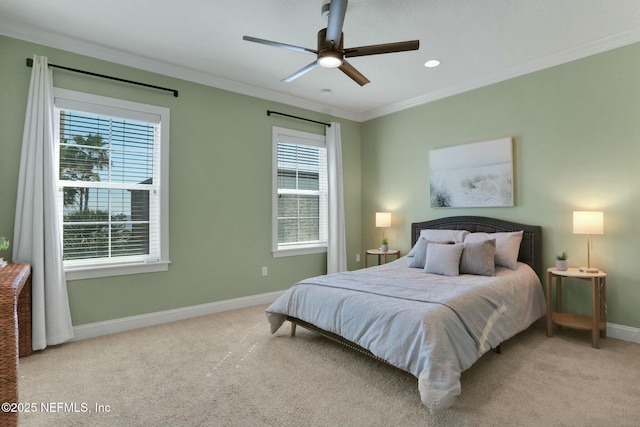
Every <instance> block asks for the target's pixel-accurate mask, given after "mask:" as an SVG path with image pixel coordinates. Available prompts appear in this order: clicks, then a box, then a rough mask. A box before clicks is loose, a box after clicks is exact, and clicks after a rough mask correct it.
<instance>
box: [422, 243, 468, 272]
mask: <svg viewBox="0 0 640 427" xmlns="http://www.w3.org/2000/svg"><path fill="white" fill-rule="evenodd" d="M427 246H428V248H427V259H426V261H425V264H424V272H425V273H433V274H443V275H445V276H458V275H459V274H460V256H461V255H462V249H463V248H464V245H462V244H454V245H444V244H441V243H429V244H428V245H427Z"/></svg>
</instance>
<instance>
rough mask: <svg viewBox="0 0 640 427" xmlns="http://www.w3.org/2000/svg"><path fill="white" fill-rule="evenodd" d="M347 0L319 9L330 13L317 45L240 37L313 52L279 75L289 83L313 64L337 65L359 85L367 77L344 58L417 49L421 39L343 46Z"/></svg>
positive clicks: (311, 68)
mask: <svg viewBox="0 0 640 427" xmlns="http://www.w3.org/2000/svg"><path fill="white" fill-rule="evenodd" d="M347 3H348V0H331V1H330V3H327V4H325V5H324V6H322V13H323V14H325V13H327V12H328V13H329V17H328V22H327V28H323V29H322V30H320V31H318V48H317V49H309V48H306V47H300V46H294V45H290V44H286V43H280V42H274V41H271V40H264V39H259V38H256V37H251V36H244V37H242V39H243V40H247V41H250V42H256V43H262V44H266V45H269V46H274V47H281V48H284V49H289V50H293V51H296V52H303V53H310V54H313V55H316V56H317V58H316V60H315V61H313V62H312V63H310V64H309V65H307V66H306V67H303V68H302V69H300V70H298V71H296V72H295V73H293V74H291V75H290V76H288V77H285V78H284V79H282V81H283V82H285V83H289V82H292V81H293V80H295V79H297V78H298V77H300V76H302V75H303V74H306V73H308V72H309V71H311V70H313V69H314V68H316V67H318V66H320V67H323V68H339V69H340V70H341V71H342V72H343V73H345V74H346V75H347V76H349V77H350V78H351V79H353V80H354V81H355V82H356V83H358V84H359V85H360V86H364V85H366V84H367V83H369V79H367V78H366V77H365V76H363V75H362V73H360V72H359V71H358V70H356V69H355V68H354V67H353V66H352V65H351V64H349V63H348V62H347V61H346V60H345V58H354V57H356V56H367V55H379V54H382V53H393V52H405V51H409V50H418V48H419V47H420V40H410V41H404V42H396V43H385V44H376V45H369V46H360V47H351V48H346V49H345V48H344V47H343V37H342V36H343V34H342V25H343V24H344V17H345V14H346V12H347Z"/></svg>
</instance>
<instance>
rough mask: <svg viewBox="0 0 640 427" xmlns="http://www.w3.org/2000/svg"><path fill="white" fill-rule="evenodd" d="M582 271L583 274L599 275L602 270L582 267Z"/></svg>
mask: <svg viewBox="0 0 640 427" xmlns="http://www.w3.org/2000/svg"><path fill="white" fill-rule="evenodd" d="M580 271H581V272H583V273H597V272H599V271H600V270H598V269H597V268H595V267H580Z"/></svg>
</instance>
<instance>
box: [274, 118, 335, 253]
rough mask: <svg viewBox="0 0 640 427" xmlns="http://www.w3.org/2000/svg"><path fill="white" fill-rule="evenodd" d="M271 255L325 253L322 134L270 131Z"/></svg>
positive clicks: (325, 159) (325, 194) (286, 130)
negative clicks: (271, 161) (271, 145)
mask: <svg viewBox="0 0 640 427" xmlns="http://www.w3.org/2000/svg"><path fill="white" fill-rule="evenodd" d="M272 216H273V224H272V230H273V236H272V241H273V243H272V246H273V255H274V256H287V255H302V254H311V253H319V252H326V250H327V150H326V145H325V137H324V135H316V134H312V133H306V132H299V131H294V130H290V129H284V128H278V127H274V128H273V215H272Z"/></svg>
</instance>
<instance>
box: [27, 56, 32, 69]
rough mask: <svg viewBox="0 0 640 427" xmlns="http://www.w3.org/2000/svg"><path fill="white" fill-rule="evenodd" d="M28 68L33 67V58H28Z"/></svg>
mask: <svg viewBox="0 0 640 427" xmlns="http://www.w3.org/2000/svg"><path fill="white" fill-rule="evenodd" d="M27 67H33V58H27Z"/></svg>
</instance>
